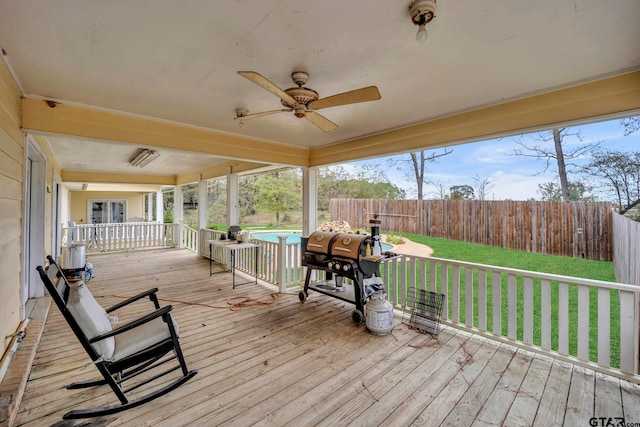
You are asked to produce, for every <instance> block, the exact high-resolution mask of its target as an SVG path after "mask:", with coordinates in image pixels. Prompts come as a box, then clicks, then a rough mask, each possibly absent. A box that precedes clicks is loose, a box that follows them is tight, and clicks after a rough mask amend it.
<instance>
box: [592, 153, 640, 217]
mask: <svg viewBox="0 0 640 427" xmlns="http://www.w3.org/2000/svg"><path fill="white" fill-rule="evenodd" d="M584 169H585V172H586V173H587V174H589V175H592V176H594V177H597V178H600V179H602V180H603V181H604V183H605V186H606V188H607V189H608V190H609V192H610V193H611V195H613V196H614V197H615V198H616V200H617V202H618V204H619V205H620V207H621V209H622V210H624V209H625V208H627V207H631V206H632V205H634V204H636V203H638V201H639V199H640V152H639V151H635V152H622V151H614V150H603V149H601V150H597V151H595V152H594V153H593V154H592V157H591V161H590V162H589V164H588V165H587V166H586V167H585V168H584Z"/></svg>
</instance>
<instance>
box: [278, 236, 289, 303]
mask: <svg viewBox="0 0 640 427" xmlns="http://www.w3.org/2000/svg"><path fill="white" fill-rule="evenodd" d="M276 269H277V270H276V281H277V282H278V286H279V289H280V290H279V291H280V293H281V294H284V293H285V292H287V236H278V246H277V249H276Z"/></svg>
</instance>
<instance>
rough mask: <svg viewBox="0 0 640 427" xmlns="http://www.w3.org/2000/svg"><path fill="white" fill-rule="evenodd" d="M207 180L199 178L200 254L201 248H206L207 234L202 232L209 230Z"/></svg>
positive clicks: (197, 249) (197, 251) (198, 250)
mask: <svg viewBox="0 0 640 427" xmlns="http://www.w3.org/2000/svg"><path fill="white" fill-rule="evenodd" d="M207 196H208V195H207V180H206V179H204V180H203V179H202V175H200V177H199V178H198V247H197V248H196V253H200V248H205V243H206V242H205V240H204V239H205V233H203V232H202V230H205V229H206V228H207V203H208V197H207Z"/></svg>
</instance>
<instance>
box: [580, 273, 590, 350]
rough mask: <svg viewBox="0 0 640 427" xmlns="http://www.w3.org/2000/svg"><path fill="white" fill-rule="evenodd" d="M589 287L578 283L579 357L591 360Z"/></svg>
mask: <svg viewBox="0 0 640 427" xmlns="http://www.w3.org/2000/svg"><path fill="white" fill-rule="evenodd" d="M590 312H591V310H590V308H589V287H588V286H584V285H578V357H579V358H580V359H583V360H589V313H590Z"/></svg>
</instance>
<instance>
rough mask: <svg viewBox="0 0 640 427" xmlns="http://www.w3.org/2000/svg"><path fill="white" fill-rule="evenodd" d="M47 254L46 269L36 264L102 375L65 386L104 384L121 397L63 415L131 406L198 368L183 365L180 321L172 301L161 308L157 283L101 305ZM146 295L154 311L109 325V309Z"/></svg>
mask: <svg viewBox="0 0 640 427" xmlns="http://www.w3.org/2000/svg"><path fill="white" fill-rule="evenodd" d="M47 259H48V260H49V266H48V267H47V270H46V271H45V269H44V268H42V266H38V267H37V270H38V272H39V273H40V278H41V279H42V281H43V282H44V285H45V287H46V288H47V290H48V291H49V294H51V297H52V299H53V300H54V301H55V304H56V306H57V307H58V308H59V309H60V311H61V312H62V315H63V316H64V318H65V320H66V321H67V323H68V324H69V326H70V327H71V329H72V330H73V332H74V334H75V335H76V337H77V338H78V340H79V341H80V343H81V344H82V347H83V348H84V350H85V351H86V352H87V354H88V355H89V357H90V358H91V360H92V361H93V364H94V365H95V366H96V368H98V371H100V373H101V374H102V377H103V378H99V379H95V380H90V381H83V382H76V383H73V384H69V385H67V389H78V388H86V387H93V386H98V385H104V384H108V385H109V386H110V387H111V389H112V390H113V392H114V393H115V394H116V396H117V397H118V399H119V400H120V404H119V405H112V406H106V407H101V408H95V409H75V410H72V411H69V412H67V413H66V414H65V415H64V416H63V418H64V419H77V418H90V417H99V416H103V415H109V414H114V413H116V412H121V411H124V410H127V409H131V408H135V407H136V406H140V405H142V404H144V403H147V402H150V401H152V400H154V399H156V398H158V397H160V396H163V395H165V394H167V393H169V392H170V391H172V390H174V389H176V388H178V387H179V386H181V385H182V384H184V383H185V382H187V381H188V380H189V379H191V378H192V377H193V376H194V375H196V374H197V373H198V371H195V370H191V371H189V370H188V369H187V365H186V363H185V360H184V357H183V355H182V350H181V349H180V344H179V342H178V327H177V324H176V323H175V322H174V320H173V318H172V317H171V314H170V312H171V310H172V307H171V306H165V307H162V308H160V304H159V303H158V297H157V296H156V292H157V291H158V288H153V289H150V290H148V291H146V292H143V293H141V294H138V295H136V296H134V297H131V298H129V299H127V300H125V301H122V302H121V303H119V304H116V305H114V306H113V307H111V308H108V309H107V310H105V309H103V308H102V307H101V306H100V305H99V304H98V302H97V301H96V300H95V298H94V297H93V295H92V294H91V292H90V291H89V289H88V288H87V286H86V285H85V284H84V283H83V282H78V283H75V284H73V285H71V284H69V281H68V280H67V279H66V277H65V275H64V274H63V273H62V271H61V270H60V268H59V267H58V265H57V264H56V262H55V260H54V259H53V258H52V257H51V256H47ZM146 297H148V298H149V299H150V300H151V301H152V302H153V304H154V306H155V311H153V312H151V313H149V314H147V315H146V316H143V317H141V318H139V319H137V320H134V321H131V322H128V323H126V324H123V325H119V326H117V327H115V328H112V327H111V322H110V319H109V316H108V313H112V312H113V311H115V310H117V309H119V308H122V307H124V306H126V305H128V304H130V303H132V302H134V301H138V300H141V299H143V298H146ZM176 360H177V363H176ZM165 364H167V365H166V366H164V370H162V371H161V372H159V373H156V371H157V370H156V371H154V372H149V371H150V370H152V369H154V368H158V367H159V366H160V365H165ZM178 369H181V370H182V375H181V376H180V377H178V378H177V379H175V380H174V381H172V382H171V383H169V384H166V385H164V386H162V387H160V388H156V389H154V390H153V391H151V392H149V393H148V394H146V395H144V396H141V397H137V398H135V399H133V400H132V399H130V398H129V397H127V393H129V392H130V391H132V390H134V389H137V388H138V387H141V386H143V385H145V384H148V383H151V382H152V381H154V380H158V379H159V378H160V377H162V376H164V375H167V374H169V373H171V372H173V371H176V370H178ZM147 372H149V374H147V375H143V376H142V377H139V378H138V381H137V382H134V383H128V384H127V387H126V388H125V387H124V383H125V382H126V381H129V380H131V379H133V378H134V377H137V376H138V375H140V374H144V373H147Z"/></svg>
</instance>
